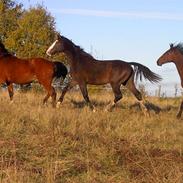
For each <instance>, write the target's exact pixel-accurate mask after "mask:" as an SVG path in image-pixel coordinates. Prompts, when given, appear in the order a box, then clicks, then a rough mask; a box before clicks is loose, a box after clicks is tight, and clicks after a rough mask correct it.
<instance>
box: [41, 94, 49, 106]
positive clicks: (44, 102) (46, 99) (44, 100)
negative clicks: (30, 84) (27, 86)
mask: <svg viewBox="0 0 183 183" xmlns="http://www.w3.org/2000/svg"><path fill="white" fill-rule="evenodd" d="M49 97H50V94H49V92H48V93H47V95H46V96H45V97H44V99H43V105H45V104H46V103H47V101H48V99H49Z"/></svg>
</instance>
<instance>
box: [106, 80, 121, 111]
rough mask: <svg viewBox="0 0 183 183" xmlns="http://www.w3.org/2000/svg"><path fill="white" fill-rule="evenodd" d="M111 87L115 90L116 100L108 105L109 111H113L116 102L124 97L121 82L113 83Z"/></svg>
mask: <svg viewBox="0 0 183 183" xmlns="http://www.w3.org/2000/svg"><path fill="white" fill-rule="evenodd" d="M111 87H112V90H113V92H114V101H113V103H112V104H109V106H107V110H108V111H111V110H112V109H113V108H114V107H115V105H116V103H117V102H118V101H119V100H120V99H121V98H122V93H121V90H120V84H116V83H111Z"/></svg>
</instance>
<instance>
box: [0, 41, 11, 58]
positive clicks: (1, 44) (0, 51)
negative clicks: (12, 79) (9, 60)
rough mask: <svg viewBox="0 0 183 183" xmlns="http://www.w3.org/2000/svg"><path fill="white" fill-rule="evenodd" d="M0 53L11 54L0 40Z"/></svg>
mask: <svg viewBox="0 0 183 183" xmlns="http://www.w3.org/2000/svg"><path fill="white" fill-rule="evenodd" d="M0 55H3V56H9V55H11V53H10V52H9V51H8V50H7V49H6V48H5V46H4V44H3V43H2V42H0Z"/></svg>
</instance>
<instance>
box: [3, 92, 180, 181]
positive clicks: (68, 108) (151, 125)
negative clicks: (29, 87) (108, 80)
mask: <svg viewBox="0 0 183 183" xmlns="http://www.w3.org/2000/svg"><path fill="white" fill-rule="evenodd" d="M44 95H45V93H41V92H38V93H36V92H33V91H29V92H26V93H21V92H18V91H16V92H15V96H14V103H13V104H10V102H9V98H8V94H7V93H6V92H0V180H1V182H3V183H6V182H7V183H34V182H38V183H45V182H46V183H67V182H68V183H103V182H105V183H182V182H183V120H182V119H183V118H182V119H180V120H177V119H176V118H175V115H176V112H177V109H178V105H179V103H180V101H181V98H172V99H171V98H155V97H146V100H147V101H148V103H146V105H147V107H148V108H149V109H150V114H151V115H150V117H145V116H144V115H143V113H142V111H141V110H140V109H139V106H138V105H137V103H136V100H135V98H134V97H133V96H131V95H130V96H129V95H125V96H124V98H123V99H122V101H121V102H120V103H119V104H118V105H117V107H116V108H115V109H114V110H113V111H112V112H105V111H104V109H105V108H106V106H107V104H109V102H110V101H112V99H113V95H112V92H110V91H109V92H107V91H101V92H99V93H95V92H90V98H91V101H92V102H93V103H94V105H95V106H96V112H95V113H94V112H92V111H90V110H89V108H88V107H87V106H85V105H84V101H83V98H82V96H81V94H80V92H69V93H68V94H67V95H66V97H65V100H64V102H63V104H62V105H61V106H60V108H59V109H53V108H52V107H51V103H50V102H51V101H49V103H48V105H47V106H42V99H43V97H44ZM58 95H60V93H59V94H58Z"/></svg>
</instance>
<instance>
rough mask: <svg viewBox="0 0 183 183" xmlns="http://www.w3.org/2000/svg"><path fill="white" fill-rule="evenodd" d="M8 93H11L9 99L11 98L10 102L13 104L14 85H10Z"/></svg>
mask: <svg viewBox="0 0 183 183" xmlns="http://www.w3.org/2000/svg"><path fill="white" fill-rule="evenodd" d="M8 93H9V97H10V102H11V103H13V95H14V92H13V84H12V83H10V84H8Z"/></svg>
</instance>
